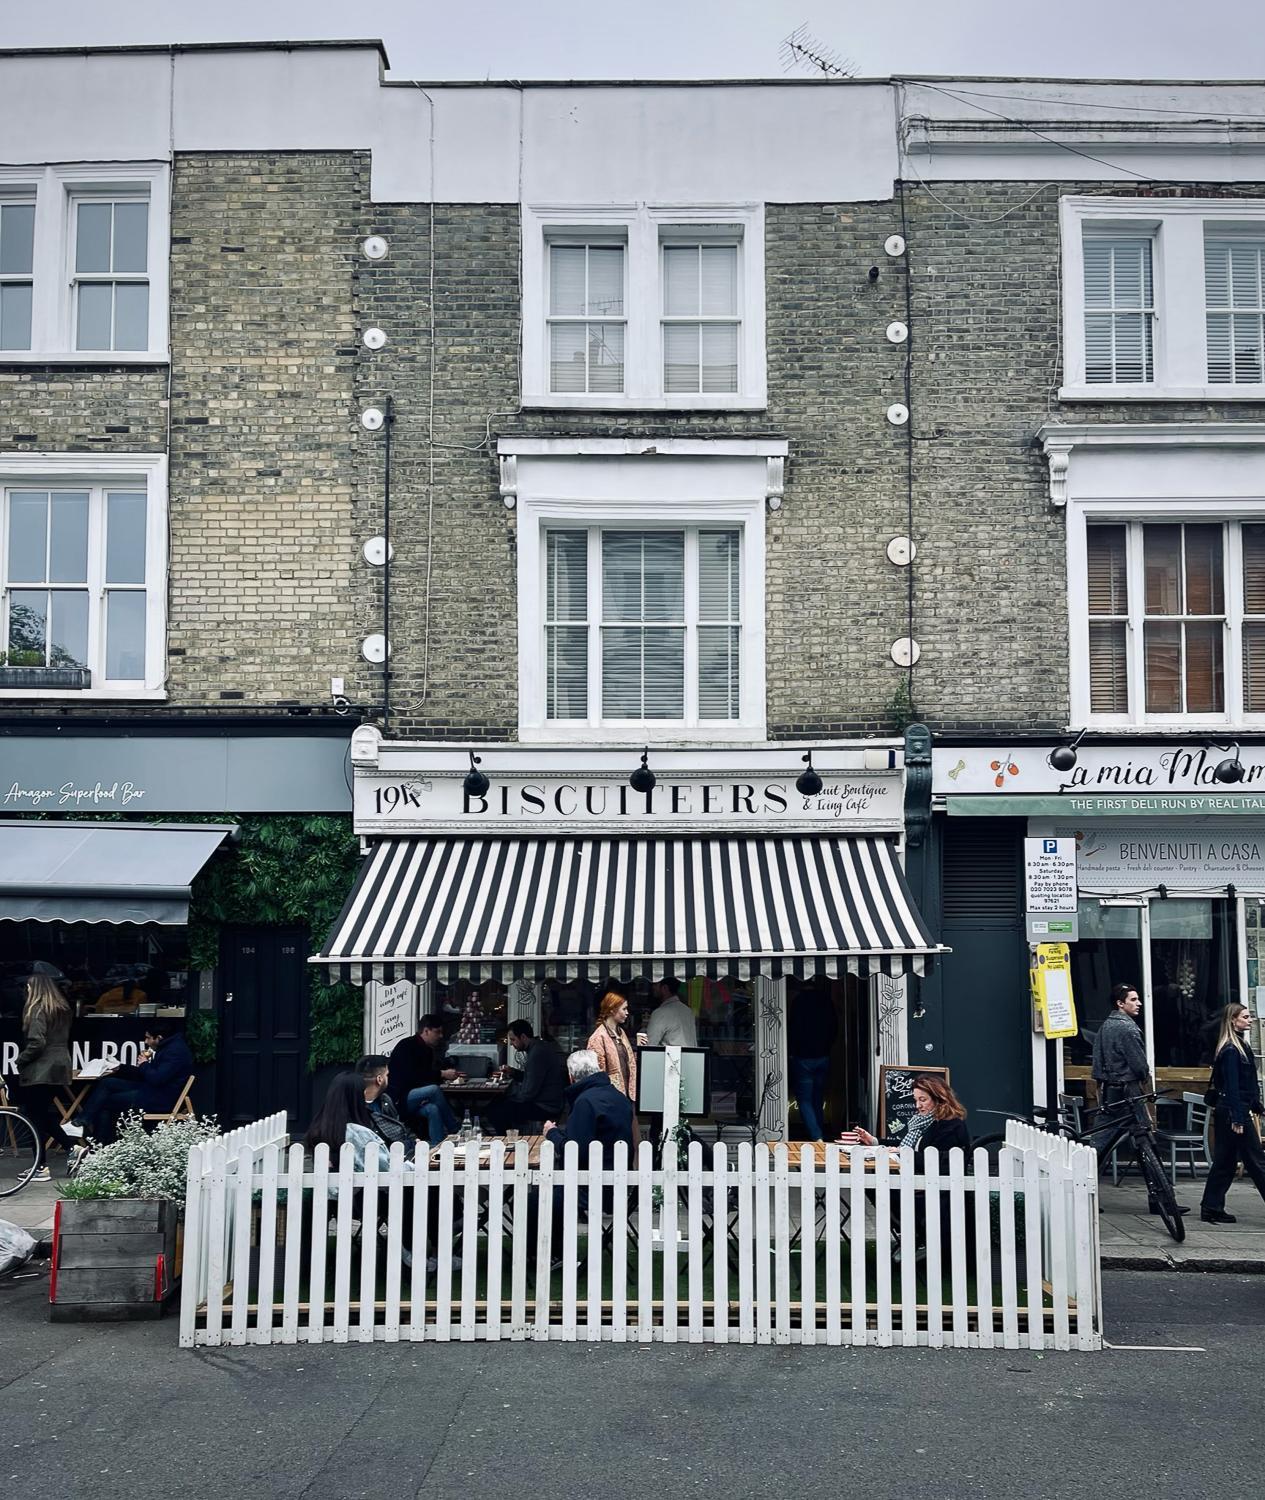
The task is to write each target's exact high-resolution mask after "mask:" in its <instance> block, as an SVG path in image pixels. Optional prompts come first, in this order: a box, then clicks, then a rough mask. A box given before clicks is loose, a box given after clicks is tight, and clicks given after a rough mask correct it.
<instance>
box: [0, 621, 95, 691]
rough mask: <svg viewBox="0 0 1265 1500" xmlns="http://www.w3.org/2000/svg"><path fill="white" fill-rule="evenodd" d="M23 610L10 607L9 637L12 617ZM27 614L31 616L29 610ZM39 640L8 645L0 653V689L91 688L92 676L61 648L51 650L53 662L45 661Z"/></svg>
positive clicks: (41, 642)
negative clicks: (37, 642)
mask: <svg viewBox="0 0 1265 1500" xmlns="http://www.w3.org/2000/svg"><path fill="white" fill-rule="evenodd" d="M23 610H26V606H25V605H16V606H13V608H12V609H11V610H10V620H9V630H10V635H11V636H12V634H13V631H14V624H15V621H14V616H15V615H17V614H18V613H19V612H20V611H23ZM26 612H27V613H28V614H29V613H30V611H29V610H26ZM38 639H39V645H38V646H36V645H34V644H27V645H25V646H21V645H13V644H12V642H11V643H10V646H9V649H8V650H7V651H0V687H7V688H70V689H82V688H90V687H91V686H92V673H91V672H90V671H89V670H88V668H87V667H84V666H81V665H80V664H79V663H78V662H77V661H76V660H75V659H74V657H73V656H72V655H71V654H70V653H69V652H67V651H64V650H62V648H61V647H60V646H54V647H53V652H52V660H51V661H46V660H45V657H44V645H43V637H42V636H40V637H38Z"/></svg>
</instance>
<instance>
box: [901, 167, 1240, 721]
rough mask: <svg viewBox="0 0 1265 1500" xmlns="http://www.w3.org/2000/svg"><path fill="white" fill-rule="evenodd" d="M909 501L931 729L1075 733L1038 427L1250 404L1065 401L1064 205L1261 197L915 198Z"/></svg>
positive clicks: (947, 191)
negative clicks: (1094, 200) (1068, 728)
mask: <svg viewBox="0 0 1265 1500" xmlns="http://www.w3.org/2000/svg"><path fill="white" fill-rule="evenodd" d="M905 192H906V214H907V220H908V226H909V251H910V257H911V262H912V286H911V292H912V300H913V309H914V316H913V334H912V340H911V347H912V354H913V403H912V407H913V430H914V447H915V455H916V456H915V470H914V473H915V495H916V507H917V519H916V527H917V535H918V538H919V547H920V552H919V557H918V562H917V575H916V580H917V600H916V625H915V631H916V634H917V636H918V638H919V640H920V641H921V643H922V646H923V656H922V660H921V661H920V662H919V664H918V668H917V671H916V673H915V697H916V701H917V705H918V708H919V711H920V713H921V714H922V715H923V716H924V718H925V719H926V721H927V722H928V723H929V724H930V725H931V726H932V727H933V728H934V729H935V730H936V731H937V732H943V731H952V730H957V731H963V732H977V733H981V734H988V735H1006V734H1010V733H1024V732H1034V731H1039V730H1049V729H1060V728H1062V727H1064V726H1065V725H1066V724H1067V722H1068V713H1069V704H1068V645H1067V591H1066V576H1067V574H1066V555H1065V527H1066V523H1065V519H1064V515H1063V513H1062V512H1061V511H1059V510H1056V509H1054V508H1053V507H1052V506H1051V505H1050V501H1049V468H1048V465H1047V463H1046V460H1045V458H1044V456H1043V455H1042V453H1041V449H1040V446H1039V444H1038V443H1037V442H1036V433H1037V430H1038V429H1039V428H1040V427H1041V425H1042V423H1044V422H1046V421H1048V420H1054V421H1058V420H1063V421H1069V422H1072V421H1084V420H1094V421H1103V422H1131V421H1132V422H1156V421H1166V422H1191V421H1209V420H1213V421H1238V422H1244V421H1253V420H1256V421H1259V420H1260V419H1261V418H1262V416H1265V405H1261V404H1256V403H1252V402H1243V401H1236V402H1233V403H1229V402H1224V403H1217V402H1199V401H1193V402H1192V401H1181V402H1173V401H1168V402H1146V401H1127V402H1123V401H1116V402H1111V401H1109V400H1103V401H1093V402H1085V401H1077V402H1060V401H1059V399H1058V394H1057V393H1058V389H1059V385H1060V381H1061V370H1062V351H1061V347H1060V338H1061V330H1060V320H1061V305H1060V295H1061V292H1060V279H1059V255H1060V244H1059V199H1060V197H1063V196H1065V195H1068V194H1095V193H1097V194H1104V195H1109V194H1110V193H1112V192H1115V193H1128V194H1129V195H1130V196H1136V195H1137V194H1139V193H1144V194H1149V195H1151V196H1155V197H1157V198H1160V199H1162V198H1164V197H1173V196H1184V197H1200V198H1213V197H1228V198H1244V197H1259V196H1261V195H1262V194H1263V193H1265V185H1262V184H1253V185H1245V184H1242V183H1235V184H1233V185H1232V186H1227V185H1225V184H1219V185H1206V184H1184V185H1176V184H1174V185H1170V186H1163V185H1154V186H1151V185H1147V186H1145V187H1143V186H1134V185H1132V184H1129V185H1126V186H1121V187H1119V188H1115V189H1111V190H1108V189H1105V188H1104V187H1103V186H1102V184H1100V183H1072V182H1061V183H1036V182H1026V183H1025V182H1012V183H982V182H957V183H946V182H938V183H937V184H936V185H935V189H934V197H933V196H932V195H931V193H929V192H927V191H926V190H924V189H923V188H921V187H920V186H913V185H911V186H908V187H907V188H906V190H905Z"/></svg>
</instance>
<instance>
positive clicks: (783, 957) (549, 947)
mask: <svg viewBox="0 0 1265 1500" xmlns="http://www.w3.org/2000/svg"><path fill="white" fill-rule="evenodd" d="M939 951H942V950H941V949H939V948H938V946H937V944H936V943H935V941H934V939H933V938H932V937H931V934H930V933H929V932H928V930H927V927H926V924H925V923H924V922H923V920H922V917H921V915H920V914H919V912H918V909H917V907H916V906H915V904H914V901H913V899H912V897H911V896H910V893H909V888H908V886H907V885H906V884H905V877H904V875H903V873H902V871H901V868H900V863H899V860H898V858H897V851H896V844H895V840H894V839H891V838H884V837H882V836H877V835H870V836H862V835H856V836H844V835H835V836H829V837H823V836H817V835H803V834H801V835H797V836H793V835H783V836H778V837H769V838H750V837H748V838H733V837H729V838H719V837H717V838H707V837H694V838H670V837H644V838H643V837H628V836H614V837H593V838H543V837H531V836H523V837H516V838H509V837H507V838H500V837H491V836H489V837H473V838H472V837H458V838H423V837H413V838H389V839H384V840H382V841H381V842H380V843H378V844H377V845H376V846H375V847H374V849H373V850H372V852H371V853H370V854H369V855H368V857H367V858H366V860H365V862H364V865H363V867H362V869H361V871H360V874H359V876H358V878H357V880H356V884H355V887H354V888H353V890H352V892H351V895H350V896H349V897H348V898H347V902H346V905H345V906H344V907H343V910H342V912H341V914H340V915H339V917H338V920H337V921H336V922H335V923H334V926H333V929H332V930H331V932H330V934H329V938H328V941H327V942H326V944H325V946H324V947H323V948H322V950H321V952H320V953H319V954H317V955H316V956H315V957H314V958H313V960H312V961H313V962H314V963H320V964H326V965H329V966H330V968H331V970H332V973H331V977H332V978H335V977H336V978H345V979H350V980H351V981H352V982H353V983H362V982H364V981H365V980H366V979H369V978H378V979H383V980H387V981H388V982H390V981H393V980H395V979H399V978H406V977H409V978H435V979H440V980H451V979H457V978H470V979H480V978H498V979H502V980H509V979H545V978H549V977H553V976H557V977H559V978H575V977H577V976H580V977H591V978H593V979H598V978H601V977H605V976H610V977H612V978H622V979H631V978H634V977H636V976H638V975H644V976H647V977H658V976H659V975H662V974H664V973H674V974H678V975H681V976H687V975H690V974H708V975H712V976H721V975H726V974H728V975H733V976H735V977H736V978H744V979H745V978H747V977H748V976H749V975H751V974H752V973H763V974H768V975H771V976H773V977H775V978H776V977H779V976H781V975H784V974H796V975H808V974H828V975H838V974H841V973H843V972H845V971H850V972H852V973H856V974H868V973H872V972H883V973H887V974H900V973H915V974H923V973H925V972H926V970H927V967H928V966H929V964H930V963H931V961H932V959H933V958H934V956H935V954H936V953H937V952H939Z"/></svg>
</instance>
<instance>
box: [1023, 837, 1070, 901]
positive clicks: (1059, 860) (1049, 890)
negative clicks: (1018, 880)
mask: <svg viewBox="0 0 1265 1500" xmlns="http://www.w3.org/2000/svg"><path fill="white" fill-rule="evenodd" d="M1023 865H1024V889H1025V891H1026V893H1027V900H1026V902H1025V910H1027V911H1029V912H1062V913H1074V912H1075V911H1076V840H1075V839H1053V838H1032V839H1024V841H1023Z"/></svg>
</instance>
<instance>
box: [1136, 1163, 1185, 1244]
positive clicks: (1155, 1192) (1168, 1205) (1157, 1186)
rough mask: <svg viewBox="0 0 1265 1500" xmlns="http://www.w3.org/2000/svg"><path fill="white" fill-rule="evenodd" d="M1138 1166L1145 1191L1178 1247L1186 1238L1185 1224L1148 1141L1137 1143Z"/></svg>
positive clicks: (1169, 1184)
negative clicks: (1153, 1200) (1153, 1202)
mask: <svg viewBox="0 0 1265 1500" xmlns="http://www.w3.org/2000/svg"><path fill="white" fill-rule="evenodd" d="M1138 1165H1139V1166H1140V1167H1141V1168H1142V1176H1143V1177H1144V1178H1145V1179H1146V1186H1147V1191H1148V1192H1149V1193H1150V1194H1151V1196H1152V1197H1153V1198H1154V1199H1155V1203H1156V1207H1157V1208H1158V1209H1159V1211H1160V1218H1161V1219H1162V1220H1163V1223H1164V1228H1165V1229H1167V1230H1168V1232H1169V1234H1170V1235H1171V1236H1172V1238H1173V1239H1175V1240H1176V1241H1177V1243H1178V1244H1179V1245H1180V1244H1181V1242H1182V1241H1183V1240H1184V1239H1185V1238H1186V1222H1185V1220H1184V1218H1183V1217H1182V1215H1181V1214H1179V1213H1178V1212H1177V1195H1176V1194H1175V1193H1174V1192H1173V1184H1172V1183H1171V1182H1170V1181H1169V1180H1168V1176H1167V1174H1166V1173H1165V1171H1164V1168H1163V1167H1162V1166H1160V1159H1159V1157H1158V1156H1156V1154H1155V1147H1154V1146H1152V1145H1151V1143H1150V1141H1145V1140H1144V1141H1139V1142H1138Z"/></svg>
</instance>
